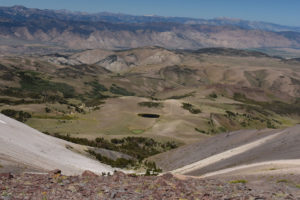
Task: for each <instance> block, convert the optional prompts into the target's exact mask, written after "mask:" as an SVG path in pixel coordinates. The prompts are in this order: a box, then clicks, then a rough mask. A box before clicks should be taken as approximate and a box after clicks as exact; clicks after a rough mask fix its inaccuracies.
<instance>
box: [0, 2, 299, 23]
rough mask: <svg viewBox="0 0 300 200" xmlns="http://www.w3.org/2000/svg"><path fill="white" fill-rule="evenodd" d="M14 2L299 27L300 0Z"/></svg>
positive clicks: (28, 4) (15, 3)
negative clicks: (234, 19) (220, 18)
mask: <svg viewBox="0 0 300 200" xmlns="http://www.w3.org/2000/svg"><path fill="white" fill-rule="evenodd" d="M13 5H23V6H26V7H29V8H41V9H67V10H72V11H83V12H89V13H97V12H104V11H105V12H113V13H124V14H132V15H160V16H176V17H193V18H204V19H212V18H217V17H229V18H239V19H245V20H252V21H266V22H273V23H277V24H282V25H291V26H300V20H299V19H300V0H0V6H13Z"/></svg>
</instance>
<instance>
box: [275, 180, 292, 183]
mask: <svg viewBox="0 0 300 200" xmlns="http://www.w3.org/2000/svg"><path fill="white" fill-rule="evenodd" d="M276 182H277V183H288V182H289V181H288V180H287V179H280V180H277V181H276Z"/></svg>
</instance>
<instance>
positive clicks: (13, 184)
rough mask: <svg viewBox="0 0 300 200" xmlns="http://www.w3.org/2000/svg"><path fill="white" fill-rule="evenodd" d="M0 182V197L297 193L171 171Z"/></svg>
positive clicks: (22, 177)
mask: <svg viewBox="0 0 300 200" xmlns="http://www.w3.org/2000/svg"><path fill="white" fill-rule="evenodd" d="M0 186H1V187H0V199H122V200H123V199H124V200H125V199H128V200H135V199H159V200H161V199H172V200H173V199H297V193H293V191H292V190H291V189H290V188H289V187H287V186H286V185H282V184H278V185H277V186H278V187H277V188H275V189H274V190H272V189H271V190H269V191H266V190H265V191H260V190H259V189H257V188H255V187H254V188H253V187H252V186H251V184H250V185H248V183H243V182H242V181H240V182H238V181H237V182H235V183H233V182H229V181H225V180H223V181H222V180H213V179H194V178H187V179H185V180H181V179H178V178H176V177H174V176H173V175H171V174H167V175H163V176H159V177H144V176H135V175H125V174H123V173H115V174H114V175H112V176H96V175H94V174H93V173H92V172H85V173H84V174H83V175H82V176H64V175H61V174H60V173H53V172H51V173H48V174H19V175H14V176H9V178H7V176H6V175H5V176H0ZM279 191H280V195H279V193H278V192H279ZM291 191H292V192H291ZM298 198H299V196H298Z"/></svg>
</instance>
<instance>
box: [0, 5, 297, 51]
mask: <svg viewBox="0 0 300 200" xmlns="http://www.w3.org/2000/svg"><path fill="white" fill-rule="evenodd" d="M142 46H162V47H166V48H171V49H199V48H203V47H231V48H265V47H289V48H300V27H291V26H283V25H277V24H272V23H266V22H251V21H246V20H240V19H228V18H216V19H211V20H206V19H193V18H182V17H160V16H133V15H125V14H113V13H97V14H88V13H82V12H70V11H66V10H40V9H32V8H26V7H23V6H14V7H0V52H18V51H25V50H27V51H28V52H30V51H32V50H33V49H40V50H44V49H45V48H49V47H51V48H52V49H53V48H62V49H95V48H103V49H126V48H135V47H142Z"/></svg>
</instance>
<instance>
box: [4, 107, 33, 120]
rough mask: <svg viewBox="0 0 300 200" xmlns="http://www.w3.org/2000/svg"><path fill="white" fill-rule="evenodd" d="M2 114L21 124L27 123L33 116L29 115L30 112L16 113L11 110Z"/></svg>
mask: <svg viewBox="0 0 300 200" xmlns="http://www.w3.org/2000/svg"><path fill="white" fill-rule="evenodd" d="M1 113H2V114H4V115H6V116H8V117H11V118H13V119H16V120H18V121H20V122H26V121H27V119H29V118H31V114H29V113H28V112H24V111H15V110H11V109H6V110H2V111H1Z"/></svg>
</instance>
